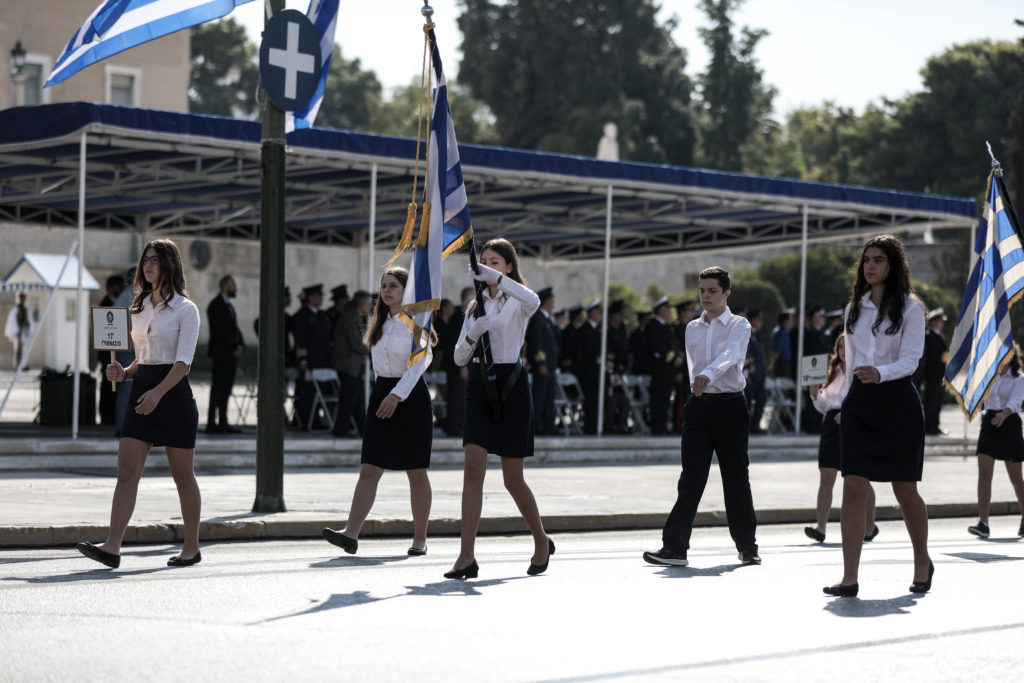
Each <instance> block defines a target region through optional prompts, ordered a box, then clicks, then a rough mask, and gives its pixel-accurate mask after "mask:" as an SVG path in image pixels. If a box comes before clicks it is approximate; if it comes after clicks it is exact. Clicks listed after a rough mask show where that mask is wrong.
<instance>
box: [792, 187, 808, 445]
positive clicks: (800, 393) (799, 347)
mask: <svg viewBox="0 0 1024 683" xmlns="http://www.w3.org/2000/svg"><path fill="white" fill-rule="evenodd" d="M807 211H808V209H807V205H806V204H804V212H803V213H804V216H803V226H802V231H801V233H800V310H799V311H797V323H796V324H797V325H799V327H800V331H799V334H798V335H797V342H796V419H795V420H794V424H795V425H796V433H797V434H799V433H800V413H802V412H803V403H804V401H803V398H804V389H803V387H802V386H800V366H801V364H802V363H801V361H802V360H803V357H804V319H805V318H806V317H807V313H806V311H805V310H804V309H805V308H806V306H807Z"/></svg>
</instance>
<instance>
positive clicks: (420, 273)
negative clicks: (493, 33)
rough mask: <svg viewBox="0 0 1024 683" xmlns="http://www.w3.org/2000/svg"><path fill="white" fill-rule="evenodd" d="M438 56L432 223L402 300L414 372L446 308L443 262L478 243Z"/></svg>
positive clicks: (429, 202) (429, 196) (429, 199)
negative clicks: (472, 241)
mask: <svg viewBox="0 0 1024 683" xmlns="http://www.w3.org/2000/svg"><path fill="white" fill-rule="evenodd" d="M433 50H434V51H435V54H434V55H433V64H434V67H435V71H436V75H437V89H436V90H435V92H434V110H433V115H432V116H431V119H430V139H429V140H428V143H427V155H428V156H427V184H426V187H425V188H424V194H425V196H424V204H423V210H424V212H427V211H429V223H428V224H427V226H423V225H421V226H420V234H419V236H418V237H417V239H416V248H415V250H414V251H413V255H412V265H411V267H410V268H409V282H408V284H407V285H406V288H405V296H404V298H403V300H402V311H403V312H404V313H406V314H408V315H409V316H410V317H411V321H409V320H407V321H406V322H407V324H409V327H410V328H411V329H412V331H413V348H412V352H411V353H410V355H409V367H412V366H413V365H414V364H415V363H416V361H418V360H419V359H420V358H422V357H423V356H424V355H425V354H426V350H427V347H428V345H429V344H430V327H431V323H432V318H433V311H436V310H437V309H438V308H439V307H440V306H441V261H442V260H443V259H445V258H448V256H450V255H451V254H453V253H455V252H457V251H459V250H460V249H462V248H463V247H465V246H466V245H467V244H469V241H470V239H472V237H473V225H472V223H471V222H470V219H469V200H468V198H467V197H466V185H465V183H464V182H463V180H462V165H461V164H460V162H459V146H458V143H457V142H456V141H455V126H454V125H453V124H452V113H451V110H450V109H449V108H448V85H447V83H446V81H445V78H444V71H443V69H442V68H441V59H440V57H438V56H437V54H436V50H437V48H436V46H433ZM424 227H427V228H428V230H427V234H426V235H424V234H423V229H424Z"/></svg>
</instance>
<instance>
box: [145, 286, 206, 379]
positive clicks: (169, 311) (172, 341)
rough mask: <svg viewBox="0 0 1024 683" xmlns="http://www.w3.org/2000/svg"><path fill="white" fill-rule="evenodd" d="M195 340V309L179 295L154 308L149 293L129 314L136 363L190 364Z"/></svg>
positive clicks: (196, 334) (196, 336)
mask: <svg viewBox="0 0 1024 683" xmlns="http://www.w3.org/2000/svg"><path fill="white" fill-rule="evenodd" d="M198 341H199V309H198V308H196V305H195V304H194V303H192V302H191V301H189V300H188V299H186V298H185V297H183V296H182V295H180V294H175V295H174V296H173V297H172V298H171V300H170V301H168V302H167V305H166V306H164V305H163V304H162V303H161V304H157V306H156V307H155V308H154V306H153V298H152V296H147V297H146V298H145V299H143V301H142V310H141V311H139V312H138V313H133V314H132V342H133V343H134V344H135V357H136V359H138V361H139V364H140V365H173V364H174V363H176V362H178V361H181V362H182V363H184V364H185V365H188V366H191V365H192V358H193V357H194V356H195V354H196V343H197V342H198Z"/></svg>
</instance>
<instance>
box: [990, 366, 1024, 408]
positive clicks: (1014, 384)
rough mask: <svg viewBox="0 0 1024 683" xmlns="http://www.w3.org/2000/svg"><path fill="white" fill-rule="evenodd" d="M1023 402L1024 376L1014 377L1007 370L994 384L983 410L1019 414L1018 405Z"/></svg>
mask: <svg viewBox="0 0 1024 683" xmlns="http://www.w3.org/2000/svg"><path fill="white" fill-rule="evenodd" d="M1022 402H1024V375H1017V376H1016V377H1014V376H1013V375H1012V374H1010V371H1009V370H1004V371H1003V372H1002V374H1000V375H999V378H998V379H996V384H995V386H994V387H992V391H990V392H989V394H988V398H986V399H985V406H984V407H985V410H1005V409H1007V408H1009V409H1010V410H1012V411H1013V412H1015V413H1016V412H1020V404H1021V403H1022Z"/></svg>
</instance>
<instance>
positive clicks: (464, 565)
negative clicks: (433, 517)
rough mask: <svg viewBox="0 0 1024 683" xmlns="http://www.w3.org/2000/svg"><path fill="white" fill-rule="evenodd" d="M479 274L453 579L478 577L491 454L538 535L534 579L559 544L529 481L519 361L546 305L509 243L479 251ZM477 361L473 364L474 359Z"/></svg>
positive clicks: (468, 334) (465, 347)
mask: <svg viewBox="0 0 1024 683" xmlns="http://www.w3.org/2000/svg"><path fill="white" fill-rule="evenodd" d="M478 267H479V271H474V270H473V268H472V266H470V270H469V273H470V277H472V278H473V279H474V280H476V281H478V282H483V283H485V284H486V285H487V286H486V288H485V289H484V291H483V294H482V300H483V302H484V314H483V315H480V316H479V317H478V316H477V315H476V313H477V311H476V304H477V302H473V304H471V305H470V307H469V309H468V310H467V311H466V319H465V321H464V322H463V325H462V331H461V332H460V334H459V341H458V343H457V344H456V345H455V351H454V353H453V356H454V359H455V363H456V364H457V365H460V366H462V365H466V364H467V363H469V383H468V386H467V387H466V412H465V417H464V420H463V432H462V445H463V448H464V450H465V454H466V460H465V474H464V476H463V484H462V524H461V529H462V546H461V549H460V552H459V556H458V558H457V559H456V560H455V566H454V567H453V568H452V570H451V571H449V572H446V573H445V577H446V578H449V579H472V578H476V576H477V573H478V572H479V566H478V565H477V562H476V554H475V544H476V533H477V526H478V525H479V523H480V512H481V508H482V505H483V488H484V474H485V473H486V471H487V454H488V453H494V454H496V455H499V456H501V471H502V474H503V475H504V478H505V488H506V489H508V492H509V493H510V494H511V495H512V498H513V500H515V502H516V506H517V507H518V508H519V512H520V513H521V514H522V515H523V519H524V520H525V521H526V525H527V526H528V527H529V528H530V532H531V533H532V534H533V544H534V552H533V557H532V558H531V561H530V566H529V568H528V569H527V574H531V575H532V574H540V573H541V572H543V571H545V570H546V569H547V567H548V560H549V559H550V557H551V554H552V553H554V552H555V544H554V542H552V540H551V539H550V538H548V536H547V533H545V531H544V524H543V522H542V521H541V518H540V512H539V511H538V510H537V501H536V500H535V499H534V497H533V492H532V491H531V490H530V487H529V486H527V484H526V480H525V479H524V478H523V460H524V458H528V457H530V456H532V455H533V428H534V427H533V400H532V398H531V396H530V385H529V380H528V378H527V373H526V372H525V371H523V366H522V365H521V364H520V362H519V357H520V353H521V351H522V348H523V341H524V340H525V338H526V326H527V324H528V323H529V322H530V316H532V315H533V314H534V313H535V312H536V311H537V309H538V308H539V307H540V299H539V298H538V297H537V295H536V294H534V293H533V291H532V290H530V289H529V288H528V287H526V286H525V285H524V284H523V277H522V275H521V274H520V272H519V258H518V256H517V255H516V250H515V247H513V246H512V243H511V242H509V241H508V240H506V239H502V238H498V239H493V240H490V241H489V242H487V243H486V244H485V245H484V246H483V249H481V250H480V263H479V266H478ZM484 335H486V338H485V339H486V342H488V343H489V344H490V349H491V353H492V354H493V361H494V370H495V372H496V374H497V380H496V381H495V382H493V383H491V385H490V386H491V387H493V393H491V390H490V389H488V386H487V384H485V381H486V379H485V377H483V375H484V374H485V373H486V363H485V361H484V358H483V355H484V354H483V353H482V351H481V348H482V346H483V344H484V342H485V340H484V339H481V337H483V336H484ZM471 358H472V359H473V362H472V363H470V359H471Z"/></svg>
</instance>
